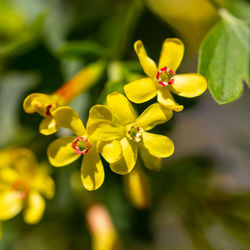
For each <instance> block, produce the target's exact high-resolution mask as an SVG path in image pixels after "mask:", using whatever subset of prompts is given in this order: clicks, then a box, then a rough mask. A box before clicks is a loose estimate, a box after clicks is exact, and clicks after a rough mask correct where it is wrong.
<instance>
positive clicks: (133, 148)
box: [110, 137, 138, 174]
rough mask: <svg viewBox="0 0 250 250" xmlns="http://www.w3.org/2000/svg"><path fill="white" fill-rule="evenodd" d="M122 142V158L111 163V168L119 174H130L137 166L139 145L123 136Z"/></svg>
mask: <svg viewBox="0 0 250 250" xmlns="http://www.w3.org/2000/svg"><path fill="white" fill-rule="evenodd" d="M120 143H121V147H122V158H121V159H120V160H119V161H117V162H114V163H110V168H111V169H112V171H113V172H115V173H117V174H128V173H129V172H131V170H132V169H133V168H134V166H135V163H136V160H137V154H138V152H137V151H138V145H137V143H135V142H133V141H129V140H128V139H127V138H126V137H123V138H122V139H121V141H120Z"/></svg>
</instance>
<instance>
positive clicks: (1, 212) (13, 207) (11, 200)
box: [0, 190, 23, 220]
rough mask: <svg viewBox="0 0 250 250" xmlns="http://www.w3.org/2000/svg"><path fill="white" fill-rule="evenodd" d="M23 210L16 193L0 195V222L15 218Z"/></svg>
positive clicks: (7, 192) (9, 192) (6, 192)
mask: <svg viewBox="0 0 250 250" xmlns="http://www.w3.org/2000/svg"><path fill="white" fill-rule="evenodd" d="M22 208H23V203H22V201H21V199H20V198H19V197H18V194H17V193H16V192H15V191H11V190H9V191H5V192H2V193H0V220H8V219H10V218H13V217H14V216H16V215H17V214H18V213H20V211H21V210H22Z"/></svg>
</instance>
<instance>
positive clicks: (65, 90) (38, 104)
mask: <svg viewBox="0 0 250 250" xmlns="http://www.w3.org/2000/svg"><path fill="white" fill-rule="evenodd" d="M103 68H104V63H103V62H97V63H93V64H90V65H89V66H87V67H86V68H84V69H82V70H81V71H80V72H79V73H78V74H77V75H75V76H74V77H73V78H72V79H71V80H69V81H68V82H67V83H65V84H64V85H63V86H62V87H61V88H59V89H58V90H57V91H56V92H55V93H53V94H51V95H46V94H42V93H33V94H30V95H29V96H27V97H26V98H25V100H24V102H23V108H24V111H25V112H26V113H29V114H32V113H38V114H40V115H41V116H43V117H44V119H43V120H42V122H41V123H40V127H39V130H40V133H41V134H44V135H50V134H53V133H55V132H56V131H57V129H58V126H57V124H56V122H55V119H54V113H55V111H56V110H57V108H58V107H60V106H63V105H68V104H69V103H70V102H71V101H72V99H74V98H75V97H77V96H78V95H79V94H81V93H82V92H84V91H86V90H87V89H88V88H90V87H91V86H92V85H94V84H95V83H96V82H97V81H98V79H99V78H100V76H101V74H102V71H103Z"/></svg>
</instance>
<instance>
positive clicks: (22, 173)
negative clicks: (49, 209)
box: [0, 148, 54, 224]
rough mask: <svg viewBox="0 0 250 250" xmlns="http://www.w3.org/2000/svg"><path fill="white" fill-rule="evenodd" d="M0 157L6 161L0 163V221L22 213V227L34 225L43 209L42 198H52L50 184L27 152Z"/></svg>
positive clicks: (15, 151)
mask: <svg viewBox="0 0 250 250" xmlns="http://www.w3.org/2000/svg"><path fill="white" fill-rule="evenodd" d="M0 155H1V160H3V159H6V160H5V161H1V163H0V221H4V220H8V219H11V218H13V217H14V216H16V215H17V214H19V213H20V212H21V211H22V210H24V220H25V222H26V223H28V224H34V223H38V222H39V221H40V220H41V218H42V215H43V213H44V209H45V201H44V198H43V196H44V197H46V198H48V199H50V198H52V197H53V196H54V181H53V180H52V179H51V178H50V177H49V176H48V174H47V172H46V167H45V166H40V165H38V163H37V162H36V157H35V155H34V154H33V153H32V152H31V151H30V150H28V149H25V148H16V149H7V150H5V151H2V152H1V154H0Z"/></svg>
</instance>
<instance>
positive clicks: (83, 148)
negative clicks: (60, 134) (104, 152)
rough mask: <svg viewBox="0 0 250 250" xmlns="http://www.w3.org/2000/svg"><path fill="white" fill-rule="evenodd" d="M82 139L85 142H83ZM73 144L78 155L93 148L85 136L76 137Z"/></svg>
mask: <svg viewBox="0 0 250 250" xmlns="http://www.w3.org/2000/svg"><path fill="white" fill-rule="evenodd" d="M81 141H83V142H85V144H82V143H81ZM79 142H80V143H79ZM71 146H72V148H73V149H74V150H75V152H76V154H78V155H82V154H84V155H85V154H87V153H88V152H89V150H90V148H91V144H90V143H89V141H88V139H87V138H85V137H76V139H75V140H74V141H73V143H72V145H71Z"/></svg>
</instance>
